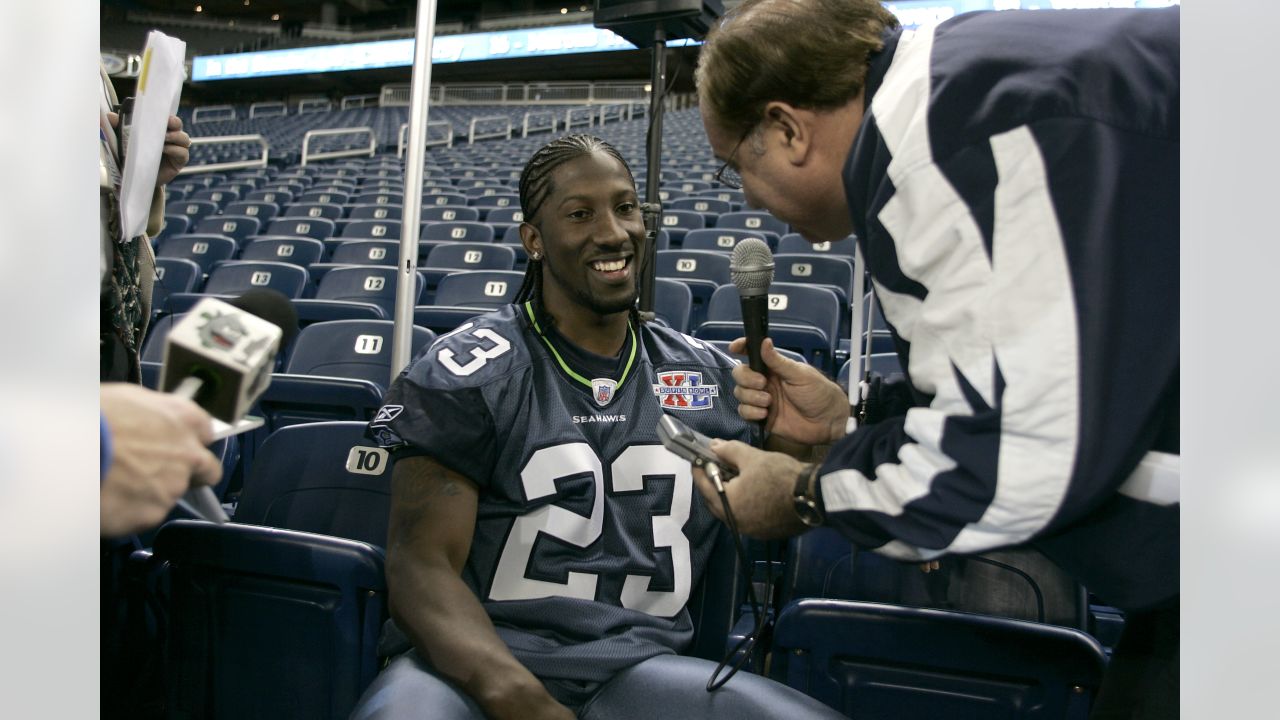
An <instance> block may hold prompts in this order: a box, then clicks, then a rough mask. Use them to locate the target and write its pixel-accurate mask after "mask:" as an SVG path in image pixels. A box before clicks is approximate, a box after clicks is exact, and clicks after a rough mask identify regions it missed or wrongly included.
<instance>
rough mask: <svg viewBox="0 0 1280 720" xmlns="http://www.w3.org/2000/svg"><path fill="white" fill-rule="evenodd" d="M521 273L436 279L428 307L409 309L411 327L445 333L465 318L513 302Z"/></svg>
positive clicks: (495, 272) (465, 274)
mask: <svg viewBox="0 0 1280 720" xmlns="http://www.w3.org/2000/svg"><path fill="white" fill-rule="evenodd" d="M522 282H524V273H520V272H516V271H514V270H458V271H457V272H454V273H452V274H449V275H445V276H444V277H442V278H440V284H439V285H438V286H437V287H436V291H435V297H434V298H433V299H432V300H433V302H432V304H431V305H419V306H417V307H415V308H414V309H413V323H414V324H415V325H420V326H422V327H425V328H430V329H431V330H434V331H436V332H438V333H446V332H449V331H450V330H453V329H454V328H456V327H458V326H459V325H461V324H462V323H463V322H465V321H466V320H467V319H468V318H471V317H474V316H476V315H479V314H480V313H485V312H488V311H490V310H492V309H494V308H498V307H502V306H503V305H506V304H508V303H510V302H512V301H514V300H515V297H516V293H517V292H518V291H519V290H520V285H521V283H522Z"/></svg>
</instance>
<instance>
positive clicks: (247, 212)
mask: <svg viewBox="0 0 1280 720" xmlns="http://www.w3.org/2000/svg"><path fill="white" fill-rule="evenodd" d="M223 212H224V213H225V214H227V215H240V216H243V217H251V218H257V219H258V221H259V222H264V223H265V222H268V221H270V220H274V219H275V217H276V216H277V215H279V214H280V206H279V205H277V204H275V203H273V202H267V201H265V200H240V201H238V202H233V203H231V204H230V205H227V207H226V209H225V210H224V211H223Z"/></svg>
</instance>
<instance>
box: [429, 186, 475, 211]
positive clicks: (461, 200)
mask: <svg viewBox="0 0 1280 720" xmlns="http://www.w3.org/2000/svg"><path fill="white" fill-rule="evenodd" d="M427 192H428V190H426V189H424V190H423V196H422V204H423V205H430V206H436V207H439V206H444V205H449V206H461V207H466V206H467V196H466V195H463V194H461V193H455V192H433V193H431V194H427Z"/></svg>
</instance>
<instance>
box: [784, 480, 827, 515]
mask: <svg viewBox="0 0 1280 720" xmlns="http://www.w3.org/2000/svg"><path fill="white" fill-rule="evenodd" d="M817 477H818V466H817V465H805V466H804V467H802V468H801V469H800V472H799V474H797V475H796V487H795V489H794V490H793V491H792V492H791V505H792V507H794V508H795V511H796V515H798V516H799V517H800V522H802V523H804V524H805V525H808V526H809V527H818V526H820V525H822V523H823V522H824V521H825V520H826V518H824V517H823V516H822V509H821V508H819V507H818V499H817V497H816V496H815V495H814V491H813V490H814V488H813V483H814V480H815V478H817Z"/></svg>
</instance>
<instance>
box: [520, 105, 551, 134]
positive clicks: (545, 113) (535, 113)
mask: <svg viewBox="0 0 1280 720" xmlns="http://www.w3.org/2000/svg"><path fill="white" fill-rule="evenodd" d="M531 117H549V118H551V127H549V128H548V127H538V128H534V132H541V131H543V130H550V131H551V132H553V133H554V132H555V131H556V114H555V113H554V112H552V111H550V110H530V111H529V112H527V113H525V114H524V123H523V126H522V131H521V133H520V137H529V118H531Z"/></svg>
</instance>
